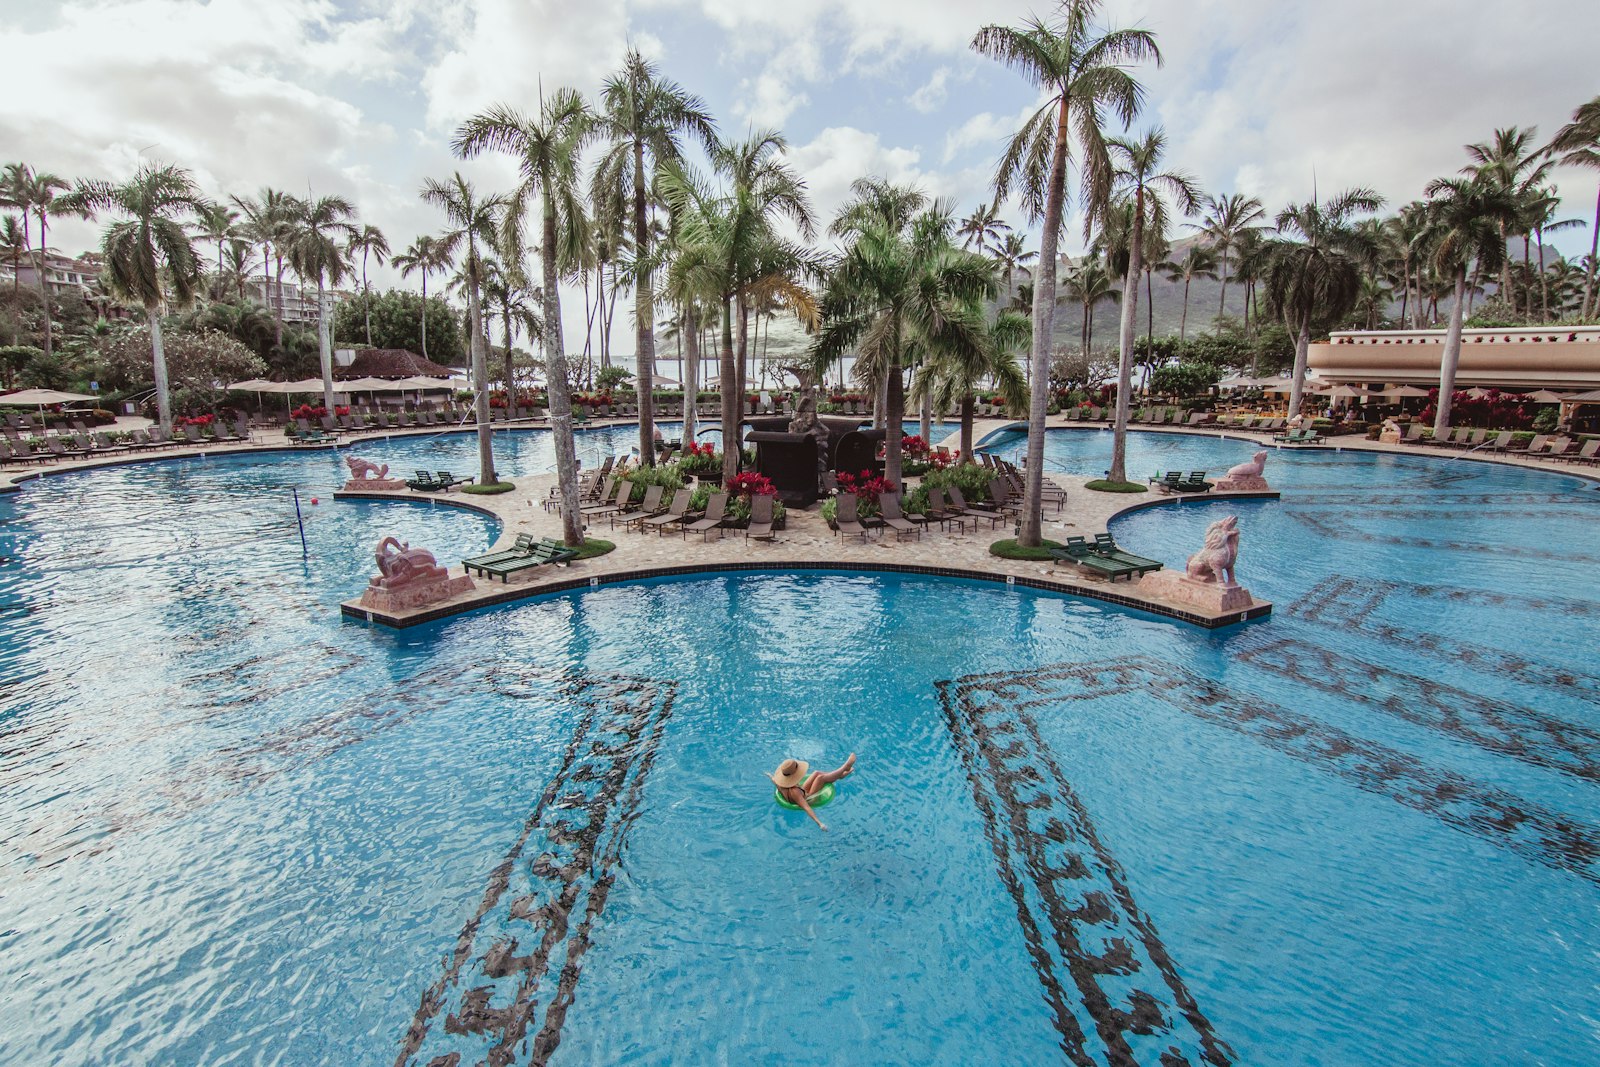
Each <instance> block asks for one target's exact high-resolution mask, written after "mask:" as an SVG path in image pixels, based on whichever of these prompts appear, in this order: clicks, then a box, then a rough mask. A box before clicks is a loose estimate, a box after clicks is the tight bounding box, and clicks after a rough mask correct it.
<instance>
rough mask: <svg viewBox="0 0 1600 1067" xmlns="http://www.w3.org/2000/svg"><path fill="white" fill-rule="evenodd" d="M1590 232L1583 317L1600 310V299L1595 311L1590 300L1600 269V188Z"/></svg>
mask: <svg viewBox="0 0 1600 1067" xmlns="http://www.w3.org/2000/svg"><path fill="white" fill-rule="evenodd" d="M1589 232H1590V234H1591V235H1592V236H1591V237H1590V238H1589V270H1588V272H1587V273H1586V274H1585V276H1584V279H1583V304H1582V306H1581V307H1579V308H1578V313H1579V315H1580V316H1581V317H1583V318H1588V317H1589V316H1590V315H1592V314H1594V311H1600V300H1597V301H1596V302H1595V305H1594V311H1591V310H1590V306H1589V300H1590V298H1591V297H1593V296H1594V276H1595V272H1596V271H1597V270H1600V189H1597V190H1596V191H1595V195H1594V226H1593V228H1591V229H1590V231H1589Z"/></svg>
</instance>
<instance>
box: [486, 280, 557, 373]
mask: <svg viewBox="0 0 1600 1067" xmlns="http://www.w3.org/2000/svg"><path fill="white" fill-rule="evenodd" d="M483 302H484V305H485V314H486V315H496V316H498V317H499V319H500V329H501V333H502V335H503V336H504V338H505V353H504V354H505V382H506V392H507V394H508V395H511V394H513V393H514V391H515V389H516V358H515V354H514V342H515V341H516V336H517V328H518V327H519V326H520V327H521V328H522V329H524V330H526V331H527V332H528V337H529V339H530V340H531V341H533V342H537V341H538V340H539V338H540V336H542V335H543V333H544V320H543V319H541V318H540V317H539V313H538V312H537V311H535V310H534V308H535V307H536V306H538V305H539V304H542V303H543V302H544V297H543V296H542V295H541V294H540V292H539V290H538V288H537V287H532V288H530V287H529V286H528V284H527V279H526V278H524V277H523V276H522V272H521V271H514V270H511V269H509V268H507V267H506V266H505V265H504V264H502V263H500V262H498V261H496V260H492V259H488V260H485V261H484V277H483Z"/></svg>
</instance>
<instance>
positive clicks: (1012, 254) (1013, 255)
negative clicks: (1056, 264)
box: [994, 233, 1039, 294]
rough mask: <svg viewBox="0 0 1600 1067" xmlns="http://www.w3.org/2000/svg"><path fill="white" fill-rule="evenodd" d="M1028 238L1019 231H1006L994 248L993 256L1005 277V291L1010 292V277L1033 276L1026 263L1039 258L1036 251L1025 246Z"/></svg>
mask: <svg viewBox="0 0 1600 1067" xmlns="http://www.w3.org/2000/svg"><path fill="white" fill-rule="evenodd" d="M1027 244H1028V238H1027V237H1026V236H1025V235H1023V234H1020V233H1008V234H1006V235H1005V237H1004V238H1003V239H1002V240H1001V242H1000V245H999V247H998V248H996V249H995V253H994V258H995V260H996V262H998V263H999V264H1000V270H1001V273H1002V276H1003V277H1004V278H1005V292H1006V293H1008V294H1009V293H1010V292H1011V284H1012V279H1013V278H1014V277H1015V276H1016V275H1017V274H1021V275H1022V276H1023V277H1025V278H1031V277H1033V274H1032V272H1031V271H1029V270H1028V264H1029V263H1031V262H1033V261H1034V260H1036V259H1038V258H1039V253H1038V252H1030V251H1028V248H1027Z"/></svg>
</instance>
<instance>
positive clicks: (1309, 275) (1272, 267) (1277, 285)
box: [1264, 188, 1383, 418]
mask: <svg viewBox="0 0 1600 1067" xmlns="http://www.w3.org/2000/svg"><path fill="white" fill-rule="evenodd" d="M1382 206H1383V197H1381V196H1379V195H1378V194H1377V193H1375V192H1373V191H1372V190H1370V189H1360V188H1357V189H1347V190H1345V191H1344V192H1342V193H1340V194H1339V195H1337V196H1335V197H1334V198H1333V199H1332V200H1329V201H1328V202H1327V203H1321V202H1319V201H1317V200H1315V199H1313V200H1310V201H1308V202H1307V203H1304V204H1290V205H1289V206H1288V207H1286V208H1284V209H1283V210H1282V211H1281V212H1279V213H1278V219H1277V229H1278V233H1279V235H1280V236H1279V237H1278V238H1276V239H1275V240H1273V241H1272V242H1271V244H1272V249H1271V252H1270V253H1269V255H1268V262H1267V264H1266V269H1265V271H1264V278H1265V281H1266V284H1267V297H1268V300H1269V302H1270V303H1271V305H1272V306H1273V307H1274V308H1275V309H1276V310H1277V311H1278V313H1279V314H1281V315H1282V316H1283V318H1284V322H1285V324H1286V325H1287V326H1288V327H1289V332H1290V333H1291V334H1293V335H1294V338H1295V345H1294V382H1293V384H1292V385H1291V386H1290V392H1289V416H1290V417H1291V418H1292V417H1294V416H1296V415H1298V414H1299V413H1300V400H1301V397H1302V396H1303V395H1304V393H1305V379H1306V353H1307V351H1308V350H1309V348H1310V346H1311V323H1312V320H1313V319H1315V318H1318V317H1319V316H1320V317H1321V318H1323V319H1329V320H1333V319H1338V318H1339V317H1340V316H1342V315H1344V314H1345V313H1346V312H1348V311H1349V310H1350V308H1351V307H1352V306H1353V305H1354V304H1355V302H1356V299H1357V297H1359V296H1360V294H1361V266H1360V262H1359V260H1361V259H1364V258H1366V250H1365V249H1364V246H1363V238H1364V233H1363V231H1360V230H1357V229H1356V228H1355V227H1354V226H1353V225H1351V220H1352V219H1353V217H1354V216H1356V215H1359V214H1365V213H1367V212H1372V211H1377V210H1378V209H1379V208H1380V207H1382ZM1295 238H1298V240H1295Z"/></svg>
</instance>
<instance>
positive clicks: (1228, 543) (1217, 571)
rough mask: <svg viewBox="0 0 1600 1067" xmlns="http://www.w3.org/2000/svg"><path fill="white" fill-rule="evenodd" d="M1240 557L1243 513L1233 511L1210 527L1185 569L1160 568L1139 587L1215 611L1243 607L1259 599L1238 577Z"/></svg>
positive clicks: (1140, 582)
mask: <svg viewBox="0 0 1600 1067" xmlns="http://www.w3.org/2000/svg"><path fill="white" fill-rule="evenodd" d="M1238 558H1239V517H1238V516H1237V515H1229V516H1228V517H1227V518H1224V519H1218V520H1217V521H1216V522H1214V523H1212V524H1211V525H1210V526H1208V527H1206V542H1205V545H1204V546H1203V547H1202V548H1201V549H1200V551H1198V552H1196V553H1195V554H1194V555H1192V556H1190V557H1189V562H1188V565H1187V566H1186V567H1185V568H1184V573H1182V574H1179V573H1178V572H1177V571H1156V572H1155V573H1153V574H1147V575H1145V576H1144V577H1143V578H1141V579H1139V591H1140V592H1143V593H1150V594H1153V595H1155V596H1158V597H1160V598H1162V599H1163V600H1169V601H1172V602H1175V603H1178V604H1184V605H1188V606H1190V607H1195V608H1200V609H1201V610H1204V611H1209V612H1212V613H1214V614H1224V613H1226V612H1230V611H1243V610H1244V609H1246V608H1248V607H1250V605H1251V604H1253V603H1255V600H1254V598H1253V597H1251V596H1250V591H1249V590H1248V589H1246V588H1244V587H1243V586H1242V585H1240V584H1239V583H1238V582H1236V581H1234V577H1233V567H1234V563H1235V562H1236V561H1237V560H1238Z"/></svg>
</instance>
